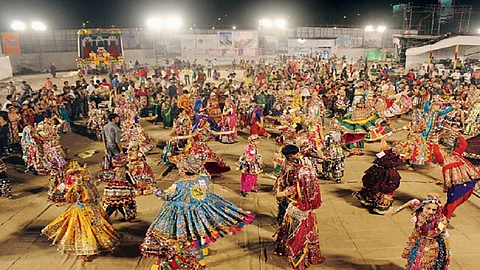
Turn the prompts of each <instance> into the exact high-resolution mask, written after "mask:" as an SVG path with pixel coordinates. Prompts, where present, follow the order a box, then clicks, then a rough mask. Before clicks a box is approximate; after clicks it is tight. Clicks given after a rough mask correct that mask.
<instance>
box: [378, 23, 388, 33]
mask: <svg viewBox="0 0 480 270" xmlns="http://www.w3.org/2000/svg"><path fill="white" fill-rule="evenodd" d="M386 29H387V27H386V26H384V25H379V26H378V27H377V32H379V33H383V32H385V30H386Z"/></svg>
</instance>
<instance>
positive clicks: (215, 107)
mask: <svg viewBox="0 0 480 270" xmlns="http://www.w3.org/2000/svg"><path fill="white" fill-rule="evenodd" d="M206 109H207V114H208V116H209V117H210V118H211V119H212V120H213V122H215V124H217V125H218V124H219V123H220V121H221V120H222V111H221V110H220V103H219V100H218V96H217V94H215V92H211V93H210V98H209V99H208V101H207V107H206Z"/></svg>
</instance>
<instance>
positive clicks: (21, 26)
mask: <svg viewBox="0 0 480 270" xmlns="http://www.w3.org/2000/svg"><path fill="white" fill-rule="evenodd" d="M12 29H13V30H15V31H23V30H25V29H27V25H26V24H25V23H24V22H21V21H14V22H13V23H12Z"/></svg>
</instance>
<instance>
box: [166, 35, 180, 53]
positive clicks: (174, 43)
mask: <svg viewBox="0 0 480 270" xmlns="http://www.w3.org/2000/svg"><path fill="white" fill-rule="evenodd" d="M181 54H182V50H181V40H180V38H170V39H168V42H167V55H168V56H171V57H175V56H180V55H181Z"/></svg>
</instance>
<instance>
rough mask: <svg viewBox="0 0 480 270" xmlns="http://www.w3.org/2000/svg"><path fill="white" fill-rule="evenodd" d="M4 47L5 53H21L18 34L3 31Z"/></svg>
mask: <svg viewBox="0 0 480 270" xmlns="http://www.w3.org/2000/svg"><path fill="white" fill-rule="evenodd" d="M2 48H3V53H4V54H21V50H20V38H19V37H18V34H17V33H7V32H2Z"/></svg>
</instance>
